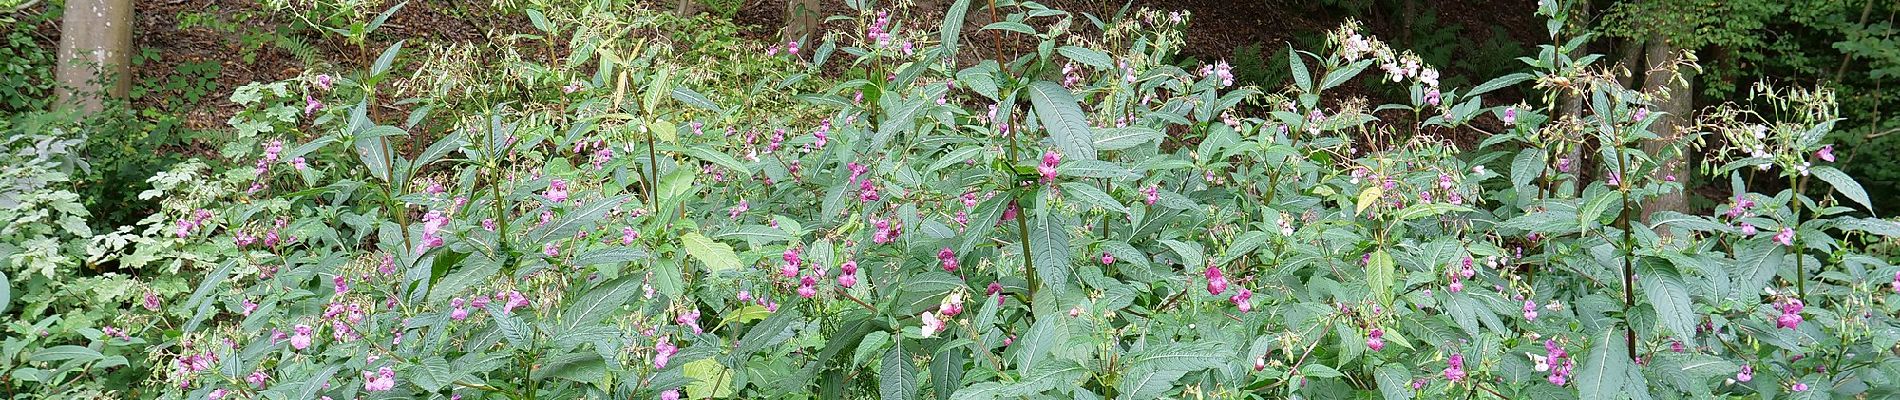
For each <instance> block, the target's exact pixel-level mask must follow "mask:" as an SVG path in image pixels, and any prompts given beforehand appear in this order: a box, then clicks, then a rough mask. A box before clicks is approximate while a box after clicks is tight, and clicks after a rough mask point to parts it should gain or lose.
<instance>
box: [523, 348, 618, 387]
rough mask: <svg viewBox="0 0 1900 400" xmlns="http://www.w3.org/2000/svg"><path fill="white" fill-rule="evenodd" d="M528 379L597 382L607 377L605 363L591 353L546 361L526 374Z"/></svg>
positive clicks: (595, 354) (569, 354) (579, 353)
mask: <svg viewBox="0 0 1900 400" xmlns="http://www.w3.org/2000/svg"><path fill="white" fill-rule="evenodd" d="M528 376H529V379H548V378H560V379H566V380H570V381H574V382H580V383H589V382H598V381H600V380H601V379H602V378H604V377H606V376H607V362H606V360H603V359H601V358H600V354H597V353H593V352H578V353H568V354H565V355H561V356H559V357H554V359H552V360H547V361H545V362H544V364H542V365H541V367H540V368H537V369H535V370H534V372H532V373H529V374H528Z"/></svg>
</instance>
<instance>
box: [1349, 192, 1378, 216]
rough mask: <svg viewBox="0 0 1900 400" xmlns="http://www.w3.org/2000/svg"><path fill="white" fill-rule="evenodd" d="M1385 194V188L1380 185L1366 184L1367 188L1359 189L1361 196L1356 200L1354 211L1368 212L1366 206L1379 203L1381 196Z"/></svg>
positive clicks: (1357, 212)
mask: <svg viewBox="0 0 1900 400" xmlns="http://www.w3.org/2000/svg"><path fill="white" fill-rule="evenodd" d="M1384 195H1385V188H1383V187H1380V186H1379V185H1366V188H1365V189H1360V190H1359V198H1358V200H1357V201H1355V202H1354V205H1353V208H1352V209H1353V211H1352V212H1353V213H1354V214H1360V215H1364V214H1365V213H1366V208H1368V207H1372V205H1373V204H1374V203H1378V202H1379V196H1384Z"/></svg>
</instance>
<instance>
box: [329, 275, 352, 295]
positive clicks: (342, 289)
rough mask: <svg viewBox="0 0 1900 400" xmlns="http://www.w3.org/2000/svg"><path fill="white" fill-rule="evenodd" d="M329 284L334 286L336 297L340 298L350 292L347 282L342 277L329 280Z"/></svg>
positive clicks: (338, 276)
mask: <svg viewBox="0 0 1900 400" xmlns="http://www.w3.org/2000/svg"><path fill="white" fill-rule="evenodd" d="M330 283H332V284H333V285H334V286H336V295H338V296H342V295H343V294H344V293H349V292H350V283H349V281H348V280H346V279H344V278H343V275H337V276H336V277H334V278H330Z"/></svg>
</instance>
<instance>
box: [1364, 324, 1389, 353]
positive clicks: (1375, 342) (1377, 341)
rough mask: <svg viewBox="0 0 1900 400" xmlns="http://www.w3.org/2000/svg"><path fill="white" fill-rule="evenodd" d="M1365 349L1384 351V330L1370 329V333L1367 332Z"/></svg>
mask: <svg viewBox="0 0 1900 400" xmlns="http://www.w3.org/2000/svg"><path fill="white" fill-rule="evenodd" d="M1366 348H1369V349H1372V351H1379V350H1383V349H1385V330H1383V329H1379V328H1372V332H1367V333H1366Z"/></svg>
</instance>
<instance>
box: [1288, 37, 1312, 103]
mask: <svg viewBox="0 0 1900 400" xmlns="http://www.w3.org/2000/svg"><path fill="white" fill-rule="evenodd" d="M1286 57H1287V66H1288V67H1289V68H1291V69H1292V70H1293V84H1294V85H1295V86H1297V87H1299V89H1300V92H1312V91H1313V73H1312V72H1310V71H1307V70H1306V61H1305V60H1302V59H1300V52H1299V51H1298V50H1294V49H1293V45H1292V44H1290V43H1289V44H1287V45H1286Z"/></svg>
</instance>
